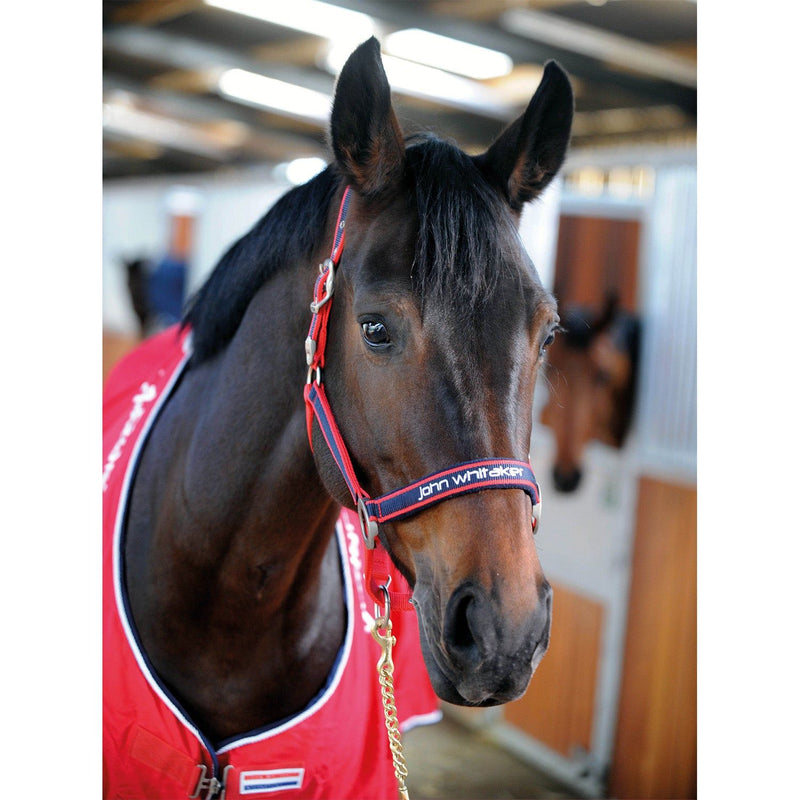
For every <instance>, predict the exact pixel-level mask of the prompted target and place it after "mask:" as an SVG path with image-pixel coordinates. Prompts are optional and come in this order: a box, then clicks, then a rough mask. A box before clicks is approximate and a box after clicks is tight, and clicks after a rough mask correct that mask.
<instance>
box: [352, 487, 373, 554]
mask: <svg viewBox="0 0 800 800" xmlns="http://www.w3.org/2000/svg"><path fill="white" fill-rule="evenodd" d="M356 509H357V511H358V521H359V522H360V523H361V535H362V536H363V537H364V546H365V547H366V548H367V550H373V549H374V548H375V540H376V539H377V538H378V523H377V522H375V520H374V519H370V518H369V513H368V512H367V507H366V505H365V504H364V498H363V497H359V498H358V503H357V505H356Z"/></svg>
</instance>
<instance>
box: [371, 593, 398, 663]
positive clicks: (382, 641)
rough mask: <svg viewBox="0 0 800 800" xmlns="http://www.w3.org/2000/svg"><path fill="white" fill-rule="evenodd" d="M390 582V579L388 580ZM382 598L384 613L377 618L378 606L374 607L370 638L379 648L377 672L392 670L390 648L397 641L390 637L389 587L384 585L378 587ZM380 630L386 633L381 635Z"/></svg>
mask: <svg viewBox="0 0 800 800" xmlns="http://www.w3.org/2000/svg"><path fill="white" fill-rule="evenodd" d="M389 580H390V582H391V578H389ZM380 589H381V591H382V592H383V597H384V612H383V614H382V615H381V616H378V611H379V609H378V606H377V605H376V606H375V621H374V622H373V623H372V638H373V639H375V641H376V642H377V643H378V644H379V645H380V646H381V657H380V660H379V661H378V672H380V671H381V670H382V669H385V668H388V669H389V670H390V671H392V670H394V662H393V661H392V647H394V645H395V644H397V639H396V638H395V637H394V636H392V620H391V613H392V607H391V602H390V600H389V585H388V584H385V585H382V586H381V587H380ZM381 630H385V631H386V633H385V634H382V633H381Z"/></svg>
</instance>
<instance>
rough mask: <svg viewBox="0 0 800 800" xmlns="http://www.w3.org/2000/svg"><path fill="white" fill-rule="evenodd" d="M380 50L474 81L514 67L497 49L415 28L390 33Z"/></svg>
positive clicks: (504, 73) (499, 73)
mask: <svg viewBox="0 0 800 800" xmlns="http://www.w3.org/2000/svg"><path fill="white" fill-rule="evenodd" d="M384 47H385V49H386V52H387V53H391V54H392V55H393V56H399V57H400V58H405V59H408V60H409V61H416V62H418V63H420V64H427V65H428V66H430V67H438V68H439V69H445V70H447V71H448V72H457V73H458V74H459V75H466V76H467V77H468V78H476V79H478V80H483V79H486V78H499V77H500V76H501V75H508V73H509V72H511V70H512V68H513V66H514V62H513V61H512V60H511V59H510V58H509V57H508V56H507V55H506V54H505V53H501V52H499V51H498V50H489V49H488V48H486V47H478V45H475V44H469V43H467V42H462V41H459V40H458V39H451V38H449V37H448V36H440V35H439V34H438V33H431V32H430V31H423V30H420V29H419V28H408V29H406V30H403V31H396V32H395V33H392V34H390V35H389V36H387V37H386V41H385V43H384Z"/></svg>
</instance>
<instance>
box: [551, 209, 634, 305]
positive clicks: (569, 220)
mask: <svg viewBox="0 0 800 800" xmlns="http://www.w3.org/2000/svg"><path fill="white" fill-rule="evenodd" d="M641 227H642V226H641V223H640V222H639V220H635V219H614V218H607V217H587V216H582V215H576V214H562V215H561V217H560V219H559V223H558V246H557V248H556V266H555V280H554V287H555V292H556V297H557V299H558V303H559V305H560V306H566V305H569V304H572V303H575V304H577V305H584V306H589V307H594V308H597V309H599V308H600V307H602V305H603V302H604V300H605V299H606V296H607V295H608V294H609V293H615V294H616V295H617V297H618V299H619V304H620V307H621V308H622V309H624V310H625V311H630V312H632V313H633V312H635V311H636V310H637V305H638V304H637V293H638V264H639V239H640V236H641Z"/></svg>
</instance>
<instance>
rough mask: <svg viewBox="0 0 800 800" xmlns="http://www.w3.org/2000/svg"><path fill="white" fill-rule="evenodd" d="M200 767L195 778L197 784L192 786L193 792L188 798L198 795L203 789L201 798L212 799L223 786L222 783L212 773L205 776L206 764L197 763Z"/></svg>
mask: <svg viewBox="0 0 800 800" xmlns="http://www.w3.org/2000/svg"><path fill="white" fill-rule="evenodd" d="M197 766H198V767H200V777H199V778H198V780H197V786H195V788H194V792H193V793H192V794H190V795H189V798H190V800H192V798H198V797H200V792H203V791H205V792H206V794H205V796H204V798H203V800H212V798H214V797H216V795H217V792H219V791H220V789H222V788H223V786H222V784H221V783H220V781H219V779H218V778H217V777H216V776H214V775H212V776H211V777H210V778H206V771H207V770H206V765H205V764H198V765H197Z"/></svg>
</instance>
